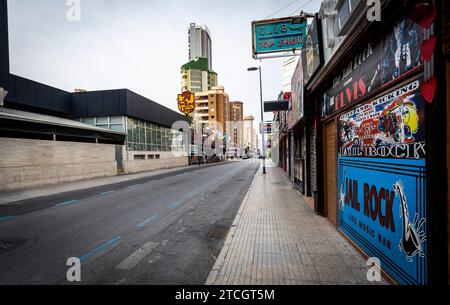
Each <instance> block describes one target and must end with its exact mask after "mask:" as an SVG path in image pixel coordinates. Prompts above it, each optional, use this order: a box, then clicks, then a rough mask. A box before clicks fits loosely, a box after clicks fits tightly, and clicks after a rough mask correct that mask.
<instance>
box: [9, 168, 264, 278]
mask: <svg viewBox="0 0 450 305" xmlns="http://www.w3.org/2000/svg"><path fill="white" fill-rule="evenodd" d="M258 168H259V162H258V161H254V162H233V163H229V164H225V165H220V166H214V167H206V168H200V169H198V168H196V169H190V170H183V171H180V172H174V173H171V174H168V175H163V176H159V177H153V178H151V179H146V180H145V179H144V180H139V181H129V182H126V183H121V184H117V185H110V186H103V187H99V188H92V189H88V190H84V191H83V190H82V191H76V192H71V193H66V194H58V195H55V196H50V197H47V198H38V199H33V200H29V201H25V202H20V203H17V204H14V205H12V206H8V207H2V208H0V215H1V216H0V284H71V283H69V282H68V281H67V279H66V273H67V271H68V269H69V267H68V266H67V265H66V263H67V260H68V258H71V257H76V258H79V259H80V260H81V280H82V282H81V284H112V285H130V284H143V285H147V284H161V285H196V284H199V285H201V284H204V282H205V281H206V278H207V277H208V275H209V272H210V270H211V268H212V267H213V265H214V262H215V259H216V257H217V256H218V255H219V253H220V250H221V248H222V246H223V243H224V241H225V238H226V236H227V233H228V231H229V229H230V227H231V225H232V222H233V220H234V218H235V216H236V214H237V212H238V210H239V207H240V205H241V203H242V200H243V199H244V197H245V195H246V193H247V191H248V188H249V187H250V185H251V183H252V180H253V177H254V175H255V173H256V171H257V169H258ZM4 215H10V216H4Z"/></svg>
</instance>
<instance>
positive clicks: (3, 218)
mask: <svg viewBox="0 0 450 305" xmlns="http://www.w3.org/2000/svg"><path fill="white" fill-rule="evenodd" d="M13 218H14V216H6V217H0V222H2V221H7V220H11V219H13Z"/></svg>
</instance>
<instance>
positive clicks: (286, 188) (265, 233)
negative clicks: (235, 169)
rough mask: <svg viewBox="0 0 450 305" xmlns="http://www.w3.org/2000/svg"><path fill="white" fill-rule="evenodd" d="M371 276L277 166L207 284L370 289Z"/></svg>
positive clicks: (247, 205)
mask: <svg viewBox="0 0 450 305" xmlns="http://www.w3.org/2000/svg"><path fill="white" fill-rule="evenodd" d="M367 271H368V267H367V266H366V262H365V260H364V259H363V258H362V257H361V255H360V254H359V253H358V252H356V250H355V249H354V248H353V247H352V246H351V245H350V244H349V242H348V241H347V240H346V239H345V238H344V237H343V236H342V235H341V234H340V233H339V232H338V231H337V230H336V228H335V227H334V226H333V225H332V224H331V223H330V222H328V220H326V219H325V218H323V217H321V216H317V215H315V214H314V212H313V210H312V209H311V208H310V207H309V206H308V205H307V204H306V203H305V202H304V201H303V200H302V197H301V196H300V194H299V193H298V192H297V191H295V190H294V189H293V188H292V187H291V185H290V182H289V181H288V179H287V178H286V176H285V175H284V174H283V173H282V172H281V171H280V169H278V168H274V167H272V168H269V172H268V174H267V175H262V173H261V171H259V172H258V174H257V175H256V176H255V179H254V181H253V184H252V186H251V188H250V190H249V192H248V194H247V196H246V198H245V199H244V202H243V203H242V206H241V208H240V210H239V212H238V214H237V216H236V219H235V221H234V224H233V227H232V228H231V230H230V233H229V235H228V238H227V240H226V241H225V245H224V248H223V249H222V251H221V253H220V256H219V257H218V259H217V261H216V264H215V265H214V267H213V269H212V271H211V273H210V275H209V277H208V280H207V281H206V284H207V285H320V284H323V285H369V284H372V283H370V282H369V281H368V280H367V277H366V274H367ZM377 284H387V283H386V282H384V281H383V282H381V283H377Z"/></svg>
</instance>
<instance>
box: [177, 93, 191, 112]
mask: <svg viewBox="0 0 450 305" xmlns="http://www.w3.org/2000/svg"><path fill="white" fill-rule="evenodd" d="M177 101H178V109H179V110H180V112H181V113H183V114H185V115H189V114H191V113H192V112H194V111H195V94H194V93H192V92H190V91H185V92H183V93H182V94H178V98H177Z"/></svg>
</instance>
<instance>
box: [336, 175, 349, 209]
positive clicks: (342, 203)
mask: <svg viewBox="0 0 450 305" xmlns="http://www.w3.org/2000/svg"><path fill="white" fill-rule="evenodd" d="M346 179H347V170H346V171H345V172H344V179H343V182H342V183H341V191H340V192H339V203H338V206H339V209H340V210H341V211H344V210H345V181H346Z"/></svg>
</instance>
